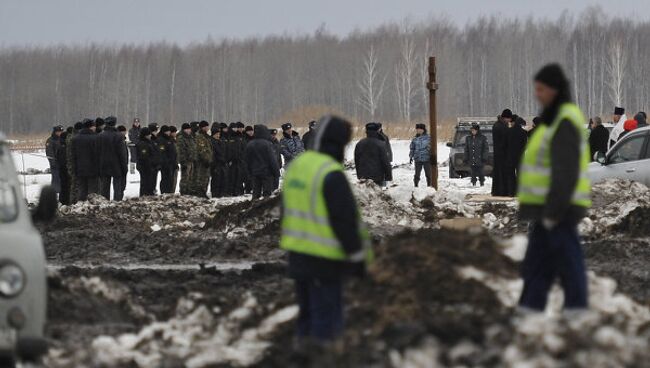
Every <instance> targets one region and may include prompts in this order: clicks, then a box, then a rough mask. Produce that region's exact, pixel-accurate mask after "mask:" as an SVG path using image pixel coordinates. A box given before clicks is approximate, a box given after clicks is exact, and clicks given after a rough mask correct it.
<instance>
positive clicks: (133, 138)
mask: <svg viewBox="0 0 650 368" xmlns="http://www.w3.org/2000/svg"><path fill="white" fill-rule="evenodd" d="M139 141H140V119H139V118H134V119H133V125H132V126H131V129H129V151H130V152H131V163H130V165H129V172H131V174H135V163H136V162H138V150H137V149H136V148H135V146H136V145H137V144H138V142H139Z"/></svg>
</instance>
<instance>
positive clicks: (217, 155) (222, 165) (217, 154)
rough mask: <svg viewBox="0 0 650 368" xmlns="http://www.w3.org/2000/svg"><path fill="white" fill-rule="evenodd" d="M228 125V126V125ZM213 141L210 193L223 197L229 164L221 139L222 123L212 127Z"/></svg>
mask: <svg viewBox="0 0 650 368" xmlns="http://www.w3.org/2000/svg"><path fill="white" fill-rule="evenodd" d="M226 127H227V126H226ZM210 133H211V143H212V166H211V168H210V195H211V196H212V198H221V197H223V196H224V195H225V191H226V183H227V181H226V180H227V174H228V166H227V165H226V156H225V153H226V152H225V149H224V146H225V145H224V142H223V141H222V140H221V125H220V124H218V123H215V124H213V125H212V128H211V129H210Z"/></svg>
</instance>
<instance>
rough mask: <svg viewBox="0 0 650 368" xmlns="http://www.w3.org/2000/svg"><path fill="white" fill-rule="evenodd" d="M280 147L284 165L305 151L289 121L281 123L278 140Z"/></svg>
mask: <svg viewBox="0 0 650 368" xmlns="http://www.w3.org/2000/svg"><path fill="white" fill-rule="evenodd" d="M280 147H281V152H282V156H283V157H284V165H285V166H287V165H289V163H290V162H291V160H293V159H294V158H296V157H297V156H298V155H299V154H301V153H303V152H304V151H305V146H304V145H303V142H302V140H301V139H300V135H299V134H298V132H295V131H294V130H293V125H292V124H291V123H285V124H282V139H281V140H280Z"/></svg>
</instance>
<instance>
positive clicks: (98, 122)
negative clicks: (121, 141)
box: [95, 117, 106, 134]
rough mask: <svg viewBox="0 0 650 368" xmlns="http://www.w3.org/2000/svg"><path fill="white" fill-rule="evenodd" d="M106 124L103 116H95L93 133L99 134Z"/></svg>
mask: <svg viewBox="0 0 650 368" xmlns="http://www.w3.org/2000/svg"><path fill="white" fill-rule="evenodd" d="M105 126H106V121H105V120H104V119H103V118H99V117H98V118H97V119H95V134H101V132H103V131H104V127H105Z"/></svg>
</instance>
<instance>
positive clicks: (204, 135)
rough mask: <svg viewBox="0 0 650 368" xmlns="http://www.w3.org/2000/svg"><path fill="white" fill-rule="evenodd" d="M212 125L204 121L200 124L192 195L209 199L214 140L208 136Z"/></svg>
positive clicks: (196, 138)
mask: <svg viewBox="0 0 650 368" xmlns="http://www.w3.org/2000/svg"><path fill="white" fill-rule="evenodd" d="M208 131H210V124H209V123H208V122H207V121H205V120H203V121H201V122H200V123H199V133H198V134H196V136H195V140H196V158H197V160H196V166H195V167H194V178H193V180H192V187H193V188H194V189H193V190H192V194H193V195H195V196H198V197H207V196H208V195H207V192H208V183H209V182H210V167H211V165H212V157H213V152H212V140H211V138H210V136H209V135H208Z"/></svg>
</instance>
